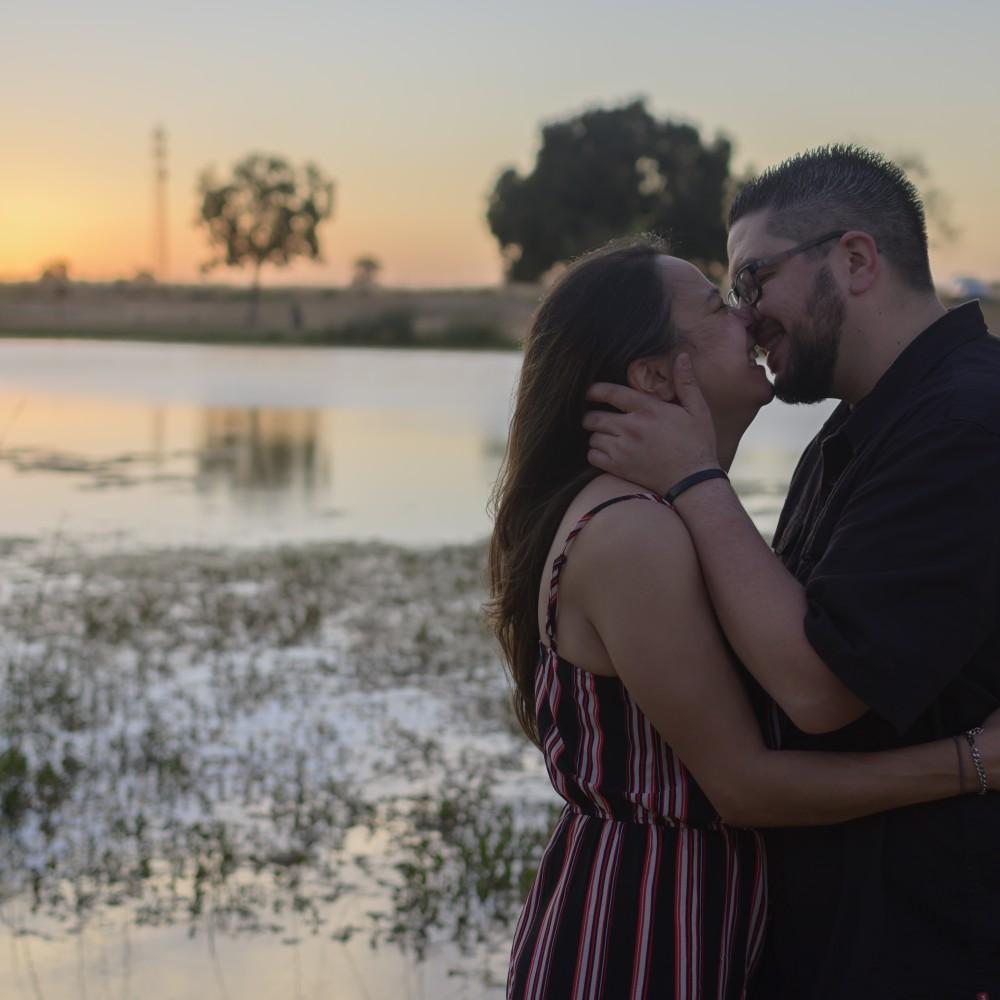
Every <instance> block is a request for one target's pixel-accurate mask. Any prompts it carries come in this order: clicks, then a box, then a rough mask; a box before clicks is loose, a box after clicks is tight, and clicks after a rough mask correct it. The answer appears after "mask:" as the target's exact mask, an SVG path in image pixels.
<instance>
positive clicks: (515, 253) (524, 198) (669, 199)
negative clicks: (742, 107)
mask: <svg viewBox="0 0 1000 1000" xmlns="http://www.w3.org/2000/svg"><path fill="white" fill-rule="evenodd" d="M731 152H732V147H731V144H730V142H729V140H728V139H727V138H725V137H724V136H722V135H717V136H716V137H715V139H714V140H712V142H711V143H703V142H702V139H701V136H700V135H699V132H698V129H697V128H695V127H694V126H693V125H687V124H683V123H678V122H672V121H669V120H662V121H660V120H657V119H656V118H655V117H654V116H653V115H651V114H650V113H649V111H648V110H647V109H646V105H645V102H644V101H641V100H638V101H633V102H632V103H630V104H626V105H623V106H621V107H615V108H596V109H592V110H589V111H585V112H583V113H582V114H579V115H575V116H573V117H572V118H567V119H565V120H563V121H557V122H553V123H551V124H549V125H546V126H544V127H543V128H542V143H541V148H540V149H539V151H538V157H537V159H536V161H535V166H534V169H533V170H532V172H531V173H530V174H527V175H526V176H522V175H520V174H519V173H518V172H517V171H516V170H514V169H513V168H508V169H507V170H505V171H504V172H503V173H502V174H501V175H500V177H499V179H498V180H497V182H496V185H495V187H494V188H493V192H492V195H491V196H490V202H489V209H488V211H487V220H488V222H489V226H490V230H491V232H492V233H493V235H494V236H495V237H496V238H497V241H498V242H499V244H500V249H501V253H502V254H503V257H504V261H505V265H506V273H507V278H508V280H511V281H537V280H538V279H539V278H540V277H541V276H542V275H543V274H544V273H545V272H546V271H548V270H549V268H551V267H552V266H553V265H554V264H558V263H561V262H563V261H568V260H571V259H573V258H574V257H577V256H579V255H580V254H582V253H584V252H585V251H587V250H590V249H592V248H593V247H595V246H598V245H600V244H602V243H605V242H606V241H608V240H610V239H613V238H615V237H619V236H624V235H627V234H629V233H636V232H643V231H654V232H658V233H661V234H663V235H664V236H666V237H668V238H669V239H670V241H671V243H672V245H673V246H674V249H675V250H676V252H677V253H679V254H681V255H683V256H685V257H687V258H688V259H691V260H694V261H696V262H698V263H700V264H701V265H702V266H703V267H705V268H707V269H709V270H717V269H718V268H719V267H720V266H721V265H722V264H723V263H724V262H725V260H726V227H725V220H724V210H725V206H726V201H727V198H728V195H729V189H730V173H729V160H730V155H731Z"/></svg>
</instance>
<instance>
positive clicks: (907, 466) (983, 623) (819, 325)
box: [585, 146, 1000, 1000]
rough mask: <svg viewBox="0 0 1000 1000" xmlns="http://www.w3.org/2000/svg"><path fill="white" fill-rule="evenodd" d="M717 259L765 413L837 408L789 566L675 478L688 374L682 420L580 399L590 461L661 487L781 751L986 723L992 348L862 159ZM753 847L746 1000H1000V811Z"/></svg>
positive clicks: (998, 348)
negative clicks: (811, 406)
mask: <svg viewBox="0 0 1000 1000" xmlns="http://www.w3.org/2000/svg"><path fill="white" fill-rule="evenodd" d="M729 258H730V278H731V281H732V291H731V292H730V301H731V303H732V304H733V305H734V306H736V307H739V308H741V309H745V310H747V315H748V319H749V320H751V321H752V324H753V325H752V327H751V330H752V333H753V335H754V338H755V339H756V342H757V344H758V345H759V346H760V347H761V348H763V349H764V350H765V351H767V353H768V365H769V367H770V368H771V370H772V372H773V374H774V384H775V390H776V393H777V395H778V396H779V398H781V399H784V400H786V401H788V402H815V401H818V400H820V399H824V398H827V397H836V398H839V399H841V400H842V401H843V402H842V403H841V405H840V406H839V407H838V409H837V410H836V411H835V412H834V414H833V415H832V416H831V417H830V419H829V420H828V421H827V423H826V424H825V426H824V427H823V429H822V430H821V431H820V432H819V434H818V435H817V436H816V438H815V439H814V440H813V441H812V443H811V444H810V445H809V447H808V448H807V449H806V451H805V453H804V454H803V456H802V458H801V460H800V462H799V465H798V467H797V469H796V471H795V475H794V477H793V479H792V483H791V486H790V489H789V494H788V498H787V500H786V502H785V506H784V509H783V511H782V515H781V518H780V521H779V524H778V528H777V532H776V534H775V538H774V550H775V553H777V555H778V556H779V557H780V560H779V559H776V558H775V557H774V554H773V553H772V552H771V551H770V550H769V549H768V547H767V545H766V544H765V543H764V542H763V540H762V539H761V537H760V536H759V534H758V533H757V531H756V530H755V529H754V527H753V524H752V523H751V521H750V519H749V517H748V516H747V514H746V512H745V511H744V510H743V508H742V506H741V505H740V502H739V500H738V499H737V497H736V494H735V493H734V492H733V490H732V488H731V487H730V485H729V483H728V481H727V480H726V479H725V478H724V476H722V475H720V474H719V473H718V472H717V471H716V472H715V473H714V478H703V477H698V476H694V479H693V481H692V480H690V479H689V477H691V476H692V474H696V473H699V472H702V471H706V470H713V469H716V470H717V467H718V460H717V457H716V455H715V451H714V448H715V443H714V431H713V429H712V425H711V419H710V417H709V415H708V410H707V408H706V407H705V404H704V400H703V399H702V398H701V396H700V393H699V391H698V388H697V385H696V384H695V383H694V379H693V376H692V375H691V373H690V365H689V364H686V363H685V362H686V359H685V358H684V357H683V356H681V357H680V358H679V359H678V364H677V368H676V370H675V380H676V392H677V395H678V402H679V403H680V405H671V404H669V403H663V402H660V401H657V400H653V399H651V398H650V397H648V396H640V395H639V394H638V393H633V392H632V391H631V390H629V389H627V388H626V387H624V386H609V385H599V386H595V387H594V388H593V389H592V392H591V398H592V399H593V400H594V401H596V402H603V403H609V404H611V405H612V406H614V407H615V408H617V409H618V410H621V411H623V412H622V413H620V414H614V413H606V412H603V411H597V410H595V411H593V412H592V413H590V414H588V416H587V418H586V422H585V426H586V427H587V429H588V430H590V431H591V432H592V437H591V449H592V450H591V454H590V458H591V461H592V462H593V464H595V465H596V466H598V467H599V468H601V469H604V470H606V471H609V472H613V473H615V474H617V475H620V476H623V477H624V478H626V479H630V480H634V481H638V482H640V483H644V484H645V485H647V486H649V487H651V488H654V489H656V490H658V491H659V492H661V493H664V494H668V496H669V493H670V491H671V490H673V491H674V496H675V499H674V509H675V510H676V511H677V513H678V514H679V515H680V517H681V518H682V519H683V520H684V522H685V525H686V526H687V528H688V530H689V532H690V534H691V537H692V539H693V540H694V543H695V546H696V548H697V550H698V556H699V559H700V561H701V563H702V567H703V570H704V573H705V578H706V581H707V583H708V587H709V591H710V593H711V596H712V600H713V603H714V604H715V606H716V611H717V613H718V616H719V620H720V622H721V623H722V626H723V628H724V629H725V631H726V634H727V637H728V638H729V641H730V643H731V644H732V646H733V648H734V649H735V651H736V653H737V655H738V656H739V657H740V659H741V660H742V661H743V663H744V664H745V665H746V668H747V670H748V671H749V673H750V674H752V676H753V677H754V678H755V680H756V681H757V683H758V684H759V685H760V687H761V688H762V689H763V692H766V695H764V694H763V692H761V691H758V694H759V695H760V698H759V701H760V703H761V717H762V722H763V723H764V725H765V728H766V730H767V731H768V735H769V738H770V739H772V740H773V741H774V743H775V744H776V745H780V746H781V747H783V748H790V749H816V750H857V751H861V750H880V749H885V748H890V747H894V746H901V745H906V744H910V743H915V742H918V741H921V740H926V739H931V738H935V737H939V736H944V735H954V734H960V733H963V732H964V731H966V730H968V729H969V728H970V727H973V726H975V725H976V724H977V723H978V722H979V721H980V720H981V719H982V718H984V717H985V716H986V715H987V714H988V713H989V712H990V711H991V710H993V709H994V708H996V707H997V706H998V705H1000V341H998V340H995V339H994V338H992V337H990V336H988V331H987V329H986V326H985V323H984V321H983V317H982V314H981V312H980V310H979V307H978V305H976V304H975V303H970V304H967V305H964V306H960V307H958V308H957V309H954V310H952V311H950V312H948V311H946V310H945V309H944V307H943V306H942V305H941V303H940V302H939V301H938V299H937V297H936V295H935V293H934V287H933V284H932V282H931V274H930V267H929V263H928V258H927V238H926V227H925V222H924V214H923V209H922V207H921V204H920V200H919V198H918V196H917V193H916V191H915V190H914V188H913V186H912V185H911V184H910V183H909V181H907V179H906V178H905V176H904V175H903V174H902V172H901V171H899V170H898V168H896V167H895V166H894V165H892V164H891V163H889V162H887V161H886V160H884V159H883V158H881V157H880V156H878V155H877V154H874V153H871V152H869V151H866V150H863V149H859V148H856V147H844V146H835V147H828V148H822V149H818V150H814V151H811V152H808V153H805V154H803V155H800V156H797V157H794V158H793V159H791V160H788V161H786V162H784V163H782V164H780V165H779V166H777V167H774V168H772V169H771V170H768V171H767V172H766V173H765V174H763V175H762V176H761V177H759V178H757V179H756V180H754V181H752V182H750V183H749V184H748V185H747V186H746V187H745V188H744V189H743V191H742V192H741V193H740V194H739V195H738V196H737V198H736V200H735V202H734V204H733V206H732V209H731V212H730V218H729ZM712 475H713V473H711V472H710V473H709V476H712ZM685 480H687V483H685ZM678 486H680V487H681V488H680V489H677V487H678ZM779 705H780V706H781V707H780V708H778V706H779ZM973 738H974V737H973ZM966 766H968V765H966ZM994 777H995V776H994ZM768 848H769V850H768V857H769V868H770V878H769V882H770V906H771V922H770V925H769V931H768V935H769V937H768V943H767V946H766V954H765V957H764V959H763V961H762V966H761V969H760V973H759V976H758V979H757V987H756V988H757V992H756V993H755V997H763V998H769V1000H770V998H781V1000H800V998H844V1000H846V998H851V1000H858V998H865V997H873V998H875V997H877V998H916V997H926V998H933V1000H959V998H968V1000H976V998H978V997H981V996H991V997H993V1000H1000V795H996V794H993V793H990V794H986V795H983V796H966V797H964V798H956V799H951V800H949V801H947V802H941V803H934V804H931V805H927V806H921V807H917V808H911V809H906V810H898V811H896V812H892V813H884V814H881V815H878V816H875V817H871V818H869V819H865V820H860V821H857V822H853V823H847V824H843V825H840V826H835V827H826V828H812V829H802V830H779V831H775V832H774V834H773V835H768Z"/></svg>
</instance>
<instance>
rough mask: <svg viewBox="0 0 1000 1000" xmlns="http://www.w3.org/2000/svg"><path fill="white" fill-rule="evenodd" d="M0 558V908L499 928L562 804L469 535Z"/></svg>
mask: <svg viewBox="0 0 1000 1000" xmlns="http://www.w3.org/2000/svg"><path fill="white" fill-rule="evenodd" d="M0 559H3V560H4V563H5V566H4V568H5V569H6V571H7V580H8V586H7V587H6V588H5V594H4V599H3V601H2V603H0V657H2V659H0V665H2V672H0V678H2V679H0V733H2V736H0V902H2V901H4V900H12V899H17V900H19V901H23V900H25V899H30V901H31V909H32V912H33V913H34V914H35V915H37V916H38V917H39V919H49V920H51V919H55V920H57V921H62V922H64V923H65V922H66V921H69V923H70V925H74V926H82V925H83V924H84V923H85V922H86V921H87V920H88V919H89V918H90V917H91V916H92V915H94V914H96V913H98V912H100V911H101V910H102V909H105V908H108V907H113V906H127V907H129V908H130V912H131V913H132V914H133V919H134V922H135V923H136V924H137V925H145V924H154V925H156V924H164V923H176V922H180V921H186V922H188V923H189V924H190V926H191V927H192V929H197V928H204V927H210V928H212V929H222V930H227V931H232V932H257V933H274V934H287V933H288V932H289V927H290V926H291V925H293V924H294V926H295V927H306V928H308V929H309V930H311V931H312V932H313V933H326V934H329V935H331V936H333V937H336V938H338V939H339V940H347V939H349V938H351V937H353V936H355V935H357V934H363V935H367V937H368V939H369V940H370V941H371V943H372V944H373V946H374V947H389V946H392V947H398V948H402V949H404V951H407V952H408V953H410V954H411V955H413V956H414V959H415V960H417V961H422V960H424V959H426V958H427V957H428V955H429V954H431V953H432V952H433V950H434V947H435V945H436V943H437V942H441V941H448V942H452V943H454V944H456V945H457V946H458V948H459V949H460V951H461V952H462V953H463V954H466V955H477V954H478V955H481V954H483V953H485V952H490V951H494V952H495V951H496V950H497V949H501V950H502V949H504V948H505V947H506V946H507V945H508V943H509V941H508V934H509V930H510V926H511V924H512V922H513V920H514V919H515V917H516V914H517V910H518V908H519V906H520V904H521V901H522V899H523V897H524V894H525V892H526V889H527V885H528V882H529V881H530V878H531V876H532V874H533V871H534V867H535V865H536V863H537V858H538V856H539V853H540V850H541V847H542V845H543V843H544V841H545V839H546V837H547V834H548V830H549V828H550V826H551V824H552V822H553V808H554V807H553V805H552V803H551V800H550V798H549V797H548V795H547V790H546V786H545V782H544V781H543V779H542V775H541V771H540V768H539V767H537V766H536V765H535V764H534V763H533V762H534V756H533V755H532V754H531V753H530V751H528V750H527V748H526V745H525V743H524V741H523V739H521V738H520V737H519V736H518V735H517V734H516V731H515V728H514V726H513V723H512V719H511V713H510V711H509V707H508V699H507V692H506V686H505V683H504V681H503V679H502V676H501V671H500V668H499V664H498V661H497V655H496V651H495V649H494V647H493V643H492V640H491V639H490V637H489V636H488V635H487V634H486V633H485V631H484V628H483V623H482V619H481V613H480V605H481V602H482V598H483V593H482V574H483V551H482V547H481V546H462V547H449V548H442V549H438V550H434V551H409V550H404V549H400V548H394V547H391V546H386V545H376V544H373V545H338V546H326V547H322V546H320V547H310V548H301V549H279V550H268V551H259V552H243V553H234V552H223V551H218V552H213V551H168V552H151V553H139V554H120V555H116V556H111V557H104V558H101V559H96V558H91V557H88V556H86V555H84V554H81V553H64V554H62V555H57V556H54V557H53V556H50V557H48V558H46V559H40V558H38V556H37V554H35V553H34V552H33V550H31V549H30V547H29V548H28V549H27V550H26V549H25V547H23V546H16V545H14V546H10V547H7V548H5V549H0ZM25 929H30V928H25Z"/></svg>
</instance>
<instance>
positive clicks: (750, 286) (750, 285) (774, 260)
mask: <svg viewBox="0 0 1000 1000" xmlns="http://www.w3.org/2000/svg"><path fill="white" fill-rule="evenodd" d="M846 232H847V230H846V229H838V230H837V231H836V232H835V233H826V234H825V235H824V236H818V237H817V238H816V239H814V240H808V241H807V242H805V243H800V244H799V245H798V246H795V247H791V249H789V250H782V252H781V253H776V254H775V255H774V256H773V257H761V258H760V260H752V261H750V262H749V263H748V264H744V265H743V266H742V267H741V268H740V269H739V270H738V271H737V272H736V274H734V275H733V285H732V288H730V289H729V294H728V295H727V296H726V298H727V300H728V302H729V304H730V305H731V306H733V307H737V308H738V307H739V306H755V305H757V303H758V302H759V301H760V297H761V295H763V294H764V288H763V286H762V285H761V282H760V279H759V278H758V277H757V272H758V271H765V270H770V269H771V268H773V267H777V266H778V265H779V264H783V263H784V262H785V261H786V260H788V259H789V257H794V256H795V255H796V254H800V253H805V251H806V250H812V249H813V247H818V246H819V245H820V244H821V243H826V242H827V240H838V239H840V237H841V236H843V235H844V233H846Z"/></svg>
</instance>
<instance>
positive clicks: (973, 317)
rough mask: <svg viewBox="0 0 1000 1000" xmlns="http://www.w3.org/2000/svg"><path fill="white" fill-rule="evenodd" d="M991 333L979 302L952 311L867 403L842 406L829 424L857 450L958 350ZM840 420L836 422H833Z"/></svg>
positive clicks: (922, 338) (909, 350)
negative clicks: (928, 375)
mask: <svg viewBox="0 0 1000 1000" xmlns="http://www.w3.org/2000/svg"><path fill="white" fill-rule="evenodd" d="M988 333H989V330H988V329H987V327H986V320H985V319H984V318H983V313H982V310H981V309H980V308H979V303H978V302H966V303H965V304H964V305H960V306H956V307H955V308H954V309H949V310H948V312H946V313H945V314H944V315H943V316H942V317H941V318H940V319H938V320H935V321H934V322H933V323H932V324H931V325H930V326H929V327H927V329H926V330H924V331H923V333H921V334H919V336H917V338H916V339H915V340H914V341H913V342H912V343H911V344H908V345H907V346H906V348H905V349H904V350H903V352H902V353H901V354H900V355H899V357H898V358H896V360H895V361H894V362H893V363H892V365H890V367H889V369H888V371H886V373H885V374H884V375H883V376H882V377H881V378H880V379H879V380H878V382H877V383H876V384H875V388H874V389H872V391H871V392H870V393H868V395H867V396H865V398H864V399H862V400H861V402H860V403H858V404H857V405H856V406H854V407H853V408H851V407H849V406H848V404H847V403H841V404H840V406H838V407H837V409H836V410H835V411H834V413H833V416H832V417H831V419H830V421H829V423H830V424H833V425H834V427H832V428H831V430H833V432H834V433H836V431H838V430H839V431H840V432H841V433H842V434H843V435H844V436H845V437H846V438H847V440H848V441H849V442H850V444H851V446H852V447H854V448H856V447H857V446H858V445H860V444H861V443H862V442H863V441H864V440H865V439H866V438H867V437H868V436H869V435H871V434H872V433H873V432H874V431H875V430H877V429H878V428H879V427H881V426H883V425H884V423H885V420H886V418H887V417H888V416H889V414H890V413H892V412H893V411H894V410H895V409H896V407H897V406H898V404H899V401H900V400H901V399H903V398H904V397H905V396H906V395H907V393H908V391H909V390H910V388H911V387H912V386H914V385H916V383H917V382H919V381H920V380H921V379H923V378H924V376H925V375H927V373H928V372H930V371H931V370H932V369H933V368H934V367H936V366H937V365H938V364H939V363H940V362H941V361H942V360H943V359H944V358H945V357H946V356H947V355H949V354H950V353H951V352H952V351H953V350H955V349H956V348H957V347H961V346H962V345H963V344H967V343H968V342H969V341H970V340H975V339H976V338H977V337H984V336H986V335H987V334H988ZM834 418H837V419H834Z"/></svg>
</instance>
